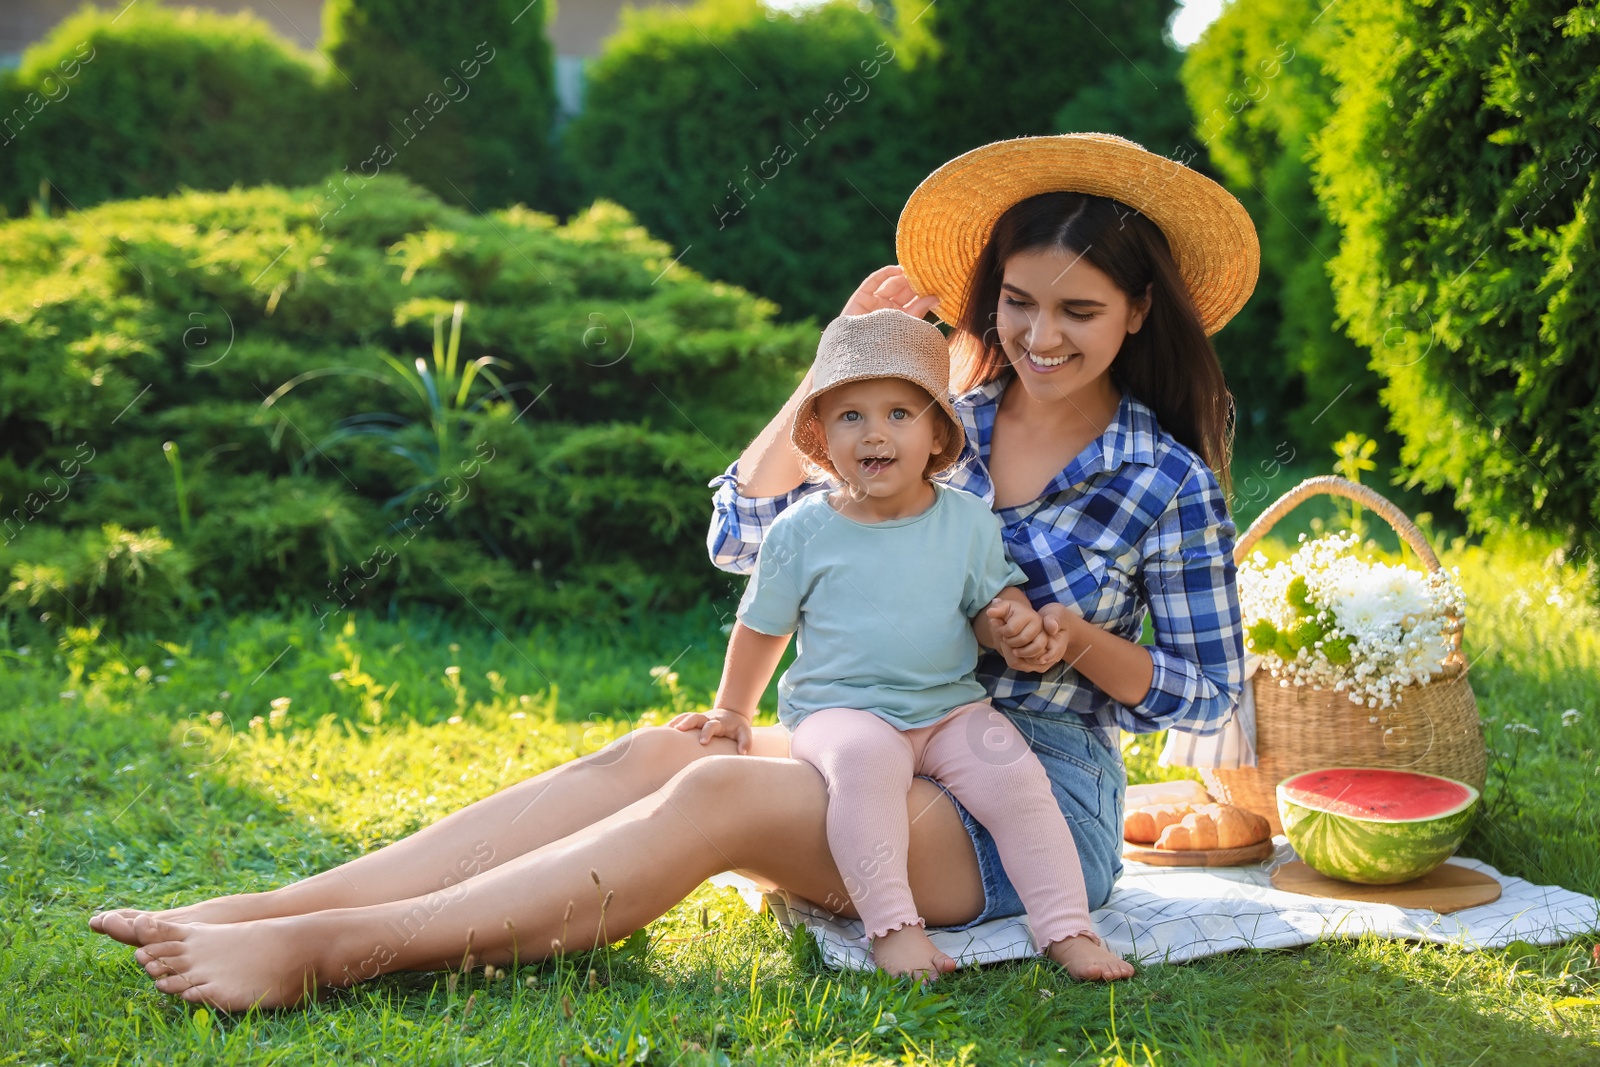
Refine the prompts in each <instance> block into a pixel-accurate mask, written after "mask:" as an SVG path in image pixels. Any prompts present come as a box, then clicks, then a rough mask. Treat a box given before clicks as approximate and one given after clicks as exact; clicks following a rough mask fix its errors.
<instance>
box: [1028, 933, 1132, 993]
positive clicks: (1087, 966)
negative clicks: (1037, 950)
mask: <svg viewBox="0 0 1600 1067" xmlns="http://www.w3.org/2000/svg"><path fill="white" fill-rule="evenodd" d="M1045 954H1046V955H1047V956H1049V957H1050V958H1051V959H1053V960H1055V961H1056V962H1057V963H1059V964H1061V966H1063V967H1065V968H1066V969H1067V973H1068V974H1070V975H1071V976H1072V977H1074V978H1077V979H1079V980H1080V981H1085V982H1114V981H1116V980H1117V979H1119V978H1132V977H1133V964H1131V963H1129V962H1128V961H1127V960H1125V959H1123V958H1122V957H1121V956H1118V955H1117V954H1116V953H1114V952H1112V951H1111V950H1110V949H1108V948H1106V946H1105V943H1104V942H1102V941H1101V940H1100V939H1099V938H1098V937H1096V936H1095V935H1094V934H1079V935H1078V936H1076V937H1064V938H1062V939H1061V940H1060V941H1052V942H1051V943H1050V947H1049V948H1047V949H1046V950H1045Z"/></svg>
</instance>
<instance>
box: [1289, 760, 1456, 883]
mask: <svg viewBox="0 0 1600 1067" xmlns="http://www.w3.org/2000/svg"><path fill="white" fill-rule="evenodd" d="M1477 803H1478V791H1477V790H1476V789H1474V788H1472V786H1470V785H1467V784H1466V783H1465V782H1458V781H1455V780H1454V779H1452V778H1441V777H1439V776H1438V775H1436V774H1422V773H1419V772H1417V771H1392V770H1384V769H1380V768H1376V767H1324V768H1322V769H1320V770H1315V771H1306V772H1304V773H1303V774H1296V775H1293V776H1291V777H1289V778H1285V779H1284V780H1283V781H1281V782H1279V783H1278V816H1279V818H1281V819H1282V820H1283V832H1284V835H1285V836H1286V837H1288V839H1289V843H1290V844H1291V845H1293V846H1294V850H1295V852H1296V853H1297V854H1299V856H1300V858H1301V859H1302V860H1304V861H1305V862H1306V865H1307V866H1309V867H1310V868H1311V869H1312V870H1315V871H1318V872H1320V873H1322V874H1325V875H1327V876H1328V877H1329V878H1340V879H1343V880H1344V881H1346V882H1357V883H1360V884H1362V885H1391V884H1393V883H1395V882H1409V881H1410V880H1411V879H1413V878H1420V877H1422V876H1423V875H1424V874H1427V873H1428V872H1429V871H1431V870H1433V869H1434V868H1435V867H1437V866H1439V864H1441V863H1443V862H1444V861H1445V860H1447V859H1449V858H1450V856H1451V855H1452V854H1454V852H1455V850H1456V849H1458V848H1460V847H1461V841H1462V839H1463V838H1465V837H1466V836H1467V827H1468V825H1469V824H1470V823H1471V822H1472V813H1473V809H1474V808H1475V807H1476V806H1477Z"/></svg>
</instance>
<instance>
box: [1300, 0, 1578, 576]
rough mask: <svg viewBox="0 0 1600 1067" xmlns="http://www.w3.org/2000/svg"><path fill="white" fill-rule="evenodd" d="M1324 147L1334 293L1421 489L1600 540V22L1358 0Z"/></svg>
mask: <svg viewBox="0 0 1600 1067" xmlns="http://www.w3.org/2000/svg"><path fill="white" fill-rule="evenodd" d="M1334 15H1335V16H1336V17H1337V18H1338V19H1339V23H1340V26H1341V36H1340V40H1339V42H1338V43H1337V45H1336V46H1335V47H1334V48H1333V50H1332V51H1331V53H1330V56H1329V65H1330V70H1331V71H1332V73H1333V74H1334V75H1335V77H1336V78H1337V80H1338V86H1339V88H1338V90H1337V94H1336V99H1337V101H1338V103H1337V106H1336V107H1335V108H1334V110H1333V113H1332V115H1331V117H1330V119H1329V122H1328V124H1327V126H1326V127H1325V128H1324V129H1323V130H1322V131H1321V133H1320V134H1319V135H1317V137H1316V138H1315V139H1314V142H1313V143H1314V148H1315V153H1316V154H1315V168H1316V174H1317V184H1318V192H1319V194H1320V195H1321V196H1322V198H1323V200H1324V202H1325V203H1326V204H1327V207H1328V211H1329V214H1330V216H1331V217H1332V218H1333V220H1334V221H1335V222H1336V223H1337V224H1338V225H1339V227H1340V228H1341V231H1342V237H1341V242H1340V246H1339V251H1338V254H1337V255H1336V256H1335V257H1334V259H1333V267H1332V269H1333V279H1334V291H1335V294H1336V296H1337V300H1338V310H1339V314H1340V315H1341V317H1342V318H1343V319H1344V320H1345V321H1346V322H1347V323H1348V329H1349V331H1350V334H1351V336H1352V337H1354V338H1355V339H1356V340H1357V341H1358V342H1359V343H1361V344H1362V345H1364V346H1366V347H1368V348H1369V349H1371V350H1372V351H1373V353H1374V356H1375V358H1374V360H1373V366H1374V367H1375V368H1376V369H1377V370H1378V371H1379V372H1380V373H1381V374H1382V375H1383V377H1384V379H1385V383H1386V384H1385V385H1384V388H1383V392H1382V397H1383V402H1384V404H1385V406H1386V407H1387V408H1388V409H1389V411H1390V412H1391V413H1392V417H1393V425H1394V427H1395V429H1396V430H1398V431H1399V433H1400V434H1401V435H1402V436H1403V437H1404V442H1405V443H1404V447H1403V449H1402V453H1401V457H1402V459H1403V461H1404V463H1405V465H1406V467H1407V468H1408V469H1409V470H1410V472H1411V477H1412V481H1413V483H1414V484H1421V485H1423V486H1425V487H1427V488H1429V489H1440V488H1448V489H1449V490H1451V491H1453V492H1454V498H1455V503H1456V505H1457V507H1459V508H1460V509H1461V510H1463V511H1464V512H1465V513H1466V514H1467V515H1468V517H1469V518H1470V519H1471V520H1472V521H1473V522H1474V523H1475V524H1476V525H1477V526H1478V527H1480V528H1494V527H1501V526H1507V525H1513V526H1514V525H1520V524H1529V525H1533V526H1537V527H1540V528H1544V529H1547V530H1550V531H1554V532H1556V533H1558V534H1559V535H1561V536H1562V537H1564V538H1566V539H1567V540H1568V542H1569V543H1570V544H1573V545H1576V546H1584V547H1586V548H1587V549H1588V550H1589V551H1591V552H1592V551H1593V550H1594V549H1596V548H1600V497H1597V495H1596V493H1595V491H1594V486H1595V483H1596V481H1597V479H1600V360H1597V358H1596V357H1597V354H1600V322H1597V320H1596V318H1595V315H1594V307H1595V305H1596V302H1597V299H1600V249H1597V246H1596V227H1597V225H1600V221H1597V218H1596V207H1597V204H1596V200H1597V191H1600V179H1597V169H1596V165H1595V164H1596V161H1597V152H1600V130H1597V126H1596V123H1597V121H1600V79H1597V78H1596V77H1595V67H1596V57H1597V56H1600V16H1597V13H1596V9H1595V7H1594V5H1593V4H1584V5H1579V6H1576V7H1575V6H1572V5H1570V4H1564V3H1555V2H1553V0H1519V2H1516V3H1512V4H1510V5H1499V6H1496V7H1492V8H1481V7H1475V6H1471V5H1449V4H1442V5H1423V4H1418V3H1411V2H1406V0H1346V3H1345V4H1342V5H1341V6H1340V7H1339V8H1337V9H1335V12H1334Z"/></svg>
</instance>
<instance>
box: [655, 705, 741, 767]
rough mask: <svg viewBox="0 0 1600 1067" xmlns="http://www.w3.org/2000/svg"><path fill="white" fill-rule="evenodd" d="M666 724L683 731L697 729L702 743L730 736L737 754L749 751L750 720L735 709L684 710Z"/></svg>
mask: <svg viewBox="0 0 1600 1067" xmlns="http://www.w3.org/2000/svg"><path fill="white" fill-rule="evenodd" d="M667 725H668V726H671V727H673V728H675V729H678V730H684V731H688V730H699V731H700V743H701V744H702V745H704V744H707V743H708V742H710V740H711V739H712V738H713V737H727V738H732V739H733V743H734V747H735V749H736V750H737V752H738V754H739V755H741V756H745V755H748V754H749V753H750V740H751V735H750V720H749V719H748V718H746V717H745V716H744V715H742V714H741V713H739V712H737V711H732V710H730V709H728V708H712V709H711V710H710V711H708V712H706V711H686V712H684V713H683V714H682V715H679V716H677V717H676V718H674V719H673V720H672V721H671V722H669V723H667Z"/></svg>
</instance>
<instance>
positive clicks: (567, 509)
mask: <svg viewBox="0 0 1600 1067" xmlns="http://www.w3.org/2000/svg"><path fill="white" fill-rule="evenodd" d="M458 301H459V302H461V303H460V304H459V305H458ZM458 307H459V314H460V320H459V324H458V323H457V322H456V315H457V313H458ZM775 310H776V309H775V308H774V307H773V306H772V305H771V304H770V303H767V302H765V301H762V300H759V299H756V298H752V297H751V296H749V295H748V294H746V293H744V292H743V291H741V290H738V289H735V288H733V287H731V286H728V285H725V284H721V283H715V282H708V281H706V280H704V279H702V278H700V277H699V276H698V275H697V274H695V273H694V272H693V271H691V270H689V269H688V268H686V267H684V266H682V265H681V264H674V263H673V251H672V249H671V248H670V247H669V246H667V245H666V244H663V243H662V242H660V241H657V240H655V239H653V238H651V237H650V236H649V235H648V234H647V233H646V232H645V231H644V230H643V229H642V228H641V227H640V226H638V225H637V224H636V223H635V221H634V220H633V218H632V217H631V216H630V215H629V214H628V213H627V212H626V211H625V210H623V209H622V208H620V207H618V206H616V205H615V204H612V203H609V202H605V201H601V202H597V203H596V204H594V205H593V206H592V207H590V208H589V209H587V210H586V211H584V212H581V213H579V214H578V215H576V216H575V217H574V218H573V219H572V220H570V222H569V223H567V224H566V225H559V224H558V223H557V222H556V220H554V219H553V218H551V217H550V216H547V215H541V214H538V213H535V212H532V211H529V210H527V209H524V208H511V209H507V210H505V211H501V212H496V213H492V214H490V215H480V214H478V213H477V212H472V211H470V210H461V209H457V208H454V207H451V206H448V205H446V204H444V203H442V202H441V201H439V200H438V199H437V198H435V197H433V196H432V195H430V194H428V193H427V192H425V191H424V190H421V189H420V188H418V187H416V186H415V185H412V184H411V183H409V182H406V181H405V180H404V179H401V178H396V177H389V176H380V177H379V178H377V179H375V180H372V181H370V182H367V183H365V185H363V186H362V187H360V188H359V189H357V190H356V191H355V192H354V194H353V195H351V196H350V198H349V199H348V200H346V201H344V202H343V203H342V204H337V205H330V203H329V201H328V199H327V197H326V195H325V192H324V190H321V189H317V188H309V189H298V190H287V191H286V190H283V189H279V188H275V187H263V188H259V189H255V190H250V191H234V192H229V193H190V194H187V195H184V196H179V197H173V198H170V199H145V200H136V201H125V202H118V203H115V204H107V205H102V206H100V207H98V208H94V209H91V210H90V211H88V212H86V213H83V214H79V215H73V216H71V217H69V218H67V219H31V220H19V221H14V222H11V223H7V224H5V225H4V226H3V227H0V436H3V437H4V439H5V441H6V443H7V449H6V454H5V455H4V456H3V457H0V525H3V534H0V567H3V568H4V570H5V572H7V574H8V575H9V578H8V583H9V584H8V588H7V590H6V592H5V594H4V595H5V601H4V603H5V605H6V607H7V609H8V610H9V611H10V612H11V613H12V614H13V615H17V616H23V617H26V618H28V619H30V620H34V619H37V618H38V617H39V616H41V615H49V616H50V617H51V618H53V619H55V620H58V621H59V620H62V619H66V620H67V621H71V622H73V623H74V624H76V625H83V624H84V619H85V617H92V616H108V617H111V618H113V619H115V620H117V621H119V622H123V623H127V624H139V623H141V622H148V621H150V620H152V619H154V618H155V617H157V616H159V615H160V614H161V613H162V612H164V611H170V610H177V609H178V608H180V607H185V606H193V605H196V604H205V603H209V602H220V603H221V604H222V605H224V606H228V607H238V606H241V605H251V604H255V605H263V604H270V603H278V602H283V603H291V602H297V603H306V602H310V603H314V604H316V605H317V606H318V611H319V612H320V613H324V614H338V613H340V612H342V611H343V610H344V609H345V607H346V606H352V605H367V606H374V607H379V608H387V607H389V606H390V605H392V604H393V603H395V602H396V600H397V599H399V598H402V597H403V598H404V599H406V600H408V601H421V602H426V603H434V604H437V605H440V606H441V607H444V608H447V609H459V610H462V611H465V612H467V613H468V614H469V615H472V616H473V617H476V614H475V610H482V611H483V612H485V613H487V614H489V615H491V616H493V617H501V618H520V617H530V616H539V615H544V616H548V615H551V614H560V613H583V614H589V613H595V612H599V613H602V614H604V613H609V612H617V611H624V610H648V609H656V608H661V607H666V606H672V605H678V606H682V605H685V604H688V603H692V602H693V601H695V600H696V599H697V598H699V597H700V596H702V595H704V594H706V593H718V594H720V593H725V592H727V588H726V583H725V582H724V581H722V580H721V578H722V576H721V575H720V574H719V573H718V572H716V571H714V570H713V569H712V568H711V566H710V564H709V563H708V562H707V561H706V558H705V547H704V536H705V523H706V507H707V490H706V488H705V483H706V480H707V479H708V478H710V477H711V475H713V474H714V473H716V472H717V471H719V470H721V469H722V468H723V467H724V466H725V465H726V464H727V463H728V462H729V460H731V458H732V457H733V455H734V454H736V451H737V449H738V448H739V447H740V446H742V444H743V442H744V441H746V440H748V439H749V438H750V437H751V436H752V435H753V434H754V433H755V432H756V430H757V429H759V427H760V423H761V422H762V421H763V418H764V416H765V415H766V414H767V413H769V412H771V411H773V410H775V409H776V408H777V407H778V406H779V405H780V404H781V403H782V400H783V397H784V396H785V395H786V394H787V393H788V392H789V390H790V389H792V388H793V386H794V383H795V381H796V380H797V379H798V377H799V374H800V371H801V369H802V368H803V366H804V365H805V364H806V363H807V362H808V357H809V355H810V354H811V352H812V350H813V347H814V345H815V337H814V334H813V333H812V331H810V330H808V329H807V328H805V327H803V326H777V325H774V324H773V323H772V322H771V321H769V320H770V319H771V316H772V315H773V314H774V312H775ZM452 348H454V352H453V353H452V351H451V350H452ZM486 357H488V359H486ZM491 360H492V362H491ZM472 368H476V371H475V372H474V373H475V374H476V376H475V377H471V378H469V375H468V371H469V370H472ZM484 371H487V372H488V373H483V372H484ZM113 524H114V525H113ZM469 605H470V606H469Z"/></svg>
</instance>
